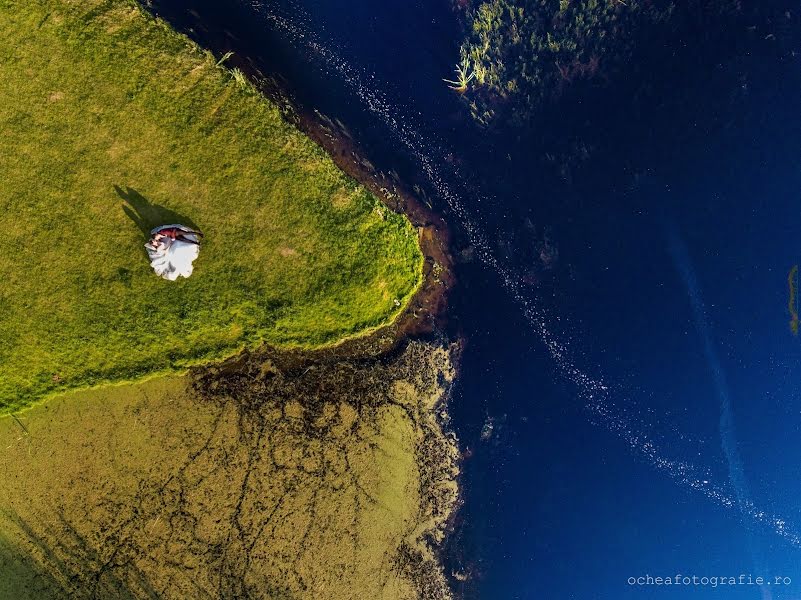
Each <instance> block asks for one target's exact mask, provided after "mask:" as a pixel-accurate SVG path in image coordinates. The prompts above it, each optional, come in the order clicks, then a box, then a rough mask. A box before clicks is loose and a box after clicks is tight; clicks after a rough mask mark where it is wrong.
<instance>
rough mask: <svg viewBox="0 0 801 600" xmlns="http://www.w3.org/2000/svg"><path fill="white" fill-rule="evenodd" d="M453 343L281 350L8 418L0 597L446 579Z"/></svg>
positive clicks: (292, 594)
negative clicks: (441, 551) (359, 351)
mask: <svg viewBox="0 0 801 600" xmlns="http://www.w3.org/2000/svg"><path fill="white" fill-rule="evenodd" d="M452 360H453V352H452V349H451V348H450V347H448V346H437V345H432V344H427V343H420V342H412V343H410V344H408V345H407V346H406V347H405V348H402V349H400V350H399V351H396V352H393V353H392V354H390V355H385V356H362V355H359V356H352V357H350V358H348V357H340V356H337V355H336V354H335V353H334V351H328V352H317V353H314V352H302V353H301V352H296V353H281V352H274V351H270V352H267V353H263V354H259V355H254V356H251V357H249V358H247V359H246V360H245V361H244V362H241V363H239V364H236V365H231V364H229V365H225V366H224V367H221V368H219V369H217V368H213V369H210V370H207V371H202V372H196V373H194V374H193V375H192V376H187V377H182V378H176V377H170V378H163V379H157V380H151V381H148V382H144V383H139V384H134V385H128V386H117V387H107V388H102V389H99V390H89V391H83V392H77V393H72V394H67V395H65V396H61V397H59V398H53V399H51V400H48V401H46V402H45V403H43V404H40V405H38V406H35V407H34V408H32V409H31V410H29V411H27V412H26V413H25V414H24V415H21V421H23V422H24V423H25V425H26V427H27V428H28V429H29V430H30V431H31V432H32V435H31V436H29V437H28V436H20V431H21V429H20V427H19V425H18V424H17V423H16V422H15V421H14V420H12V419H11V418H8V417H6V418H0V443H2V445H3V448H4V449H5V450H4V453H3V458H2V460H0V531H2V532H3V535H1V536H0V568H3V574H4V577H2V578H0V597H3V598H14V599H15V600H26V599H31V600H33V599H35V600H55V599H61V598H67V597H69V598H76V599H83V598H154V597H158V598H164V599H165V600H167V599H184V598H205V597H213V598H328V599H331V600H337V599H346V598H384V599H386V600H404V599H408V600H411V599H414V598H425V599H426V600H444V599H447V598H449V597H450V594H449V592H448V589H447V585H446V582H445V577H444V573H443V570H442V567H441V565H440V564H439V561H438V558H437V556H436V554H435V548H436V547H437V545H438V544H439V543H440V542H441V540H442V536H443V531H444V527H445V525H446V522H447V519H448V517H449V515H450V513H451V511H452V510H453V508H454V505H455V502H456V500H457V487H456V476H457V474H458V465H457V463H456V460H457V455H458V451H457V448H456V443H455V440H454V439H453V438H452V437H451V436H449V435H446V434H445V433H444V431H443V430H442V427H441V423H440V417H439V413H440V412H441V411H442V410H443V404H442V402H443V394H445V393H446V391H447V388H448V387H449V385H450V382H451V380H452V378H453V376H454V371H453V369H454V366H453V362H452ZM54 413H57V414H58V418H57V419H54V418H53V415H54Z"/></svg>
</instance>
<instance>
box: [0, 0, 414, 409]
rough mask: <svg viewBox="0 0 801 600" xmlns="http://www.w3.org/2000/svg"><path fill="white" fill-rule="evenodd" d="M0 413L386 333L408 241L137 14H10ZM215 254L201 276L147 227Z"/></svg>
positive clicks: (206, 256)
mask: <svg viewBox="0 0 801 600" xmlns="http://www.w3.org/2000/svg"><path fill="white" fill-rule="evenodd" d="M0 55H2V59H0V129H2V132H3V135H2V136H0V172H2V174H3V185H2V186H0V230H2V232H3V233H2V236H0V413H2V412H10V411H13V410H16V409H19V408H21V407H24V406H26V405H28V404H30V403H31V402H34V401H36V400H37V399H40V398H43V397H45V396H47V395H51V394H53V393H56V392H60V391H65V390H68V389H74V388H79V387H85V386H91V385H95V384H99V383H105V382H122V381H127V380H132V379H137V378H141V377H144V376H148V375H153V374H156V373H168V372H171V371H176V370H182V369H184V368H186V367H187V366H189V365H192V364H198V363H201V362H204V361H209V360H213V359H220V358H223V357H225V356H228V355H231V354H233V353H235V352H237V351H238V350H240V349H241V348H243V347H247V346H251V347H252V346H255V345H257V344H260V343H262V342H268V343H270V344H273V345H276V346H279V347H305V348H309V347H314V346H320V345H325V344H330V343H333V342H336V341H338V340H340V339H342V338H345V337H348V336H352V335H355V334H358V333H361V332H365V331H368V330H370V329H371V328H374V327H377V326H380V325H382V324H385V323H387V322H390V321H391V320H392V319H393V318H394V317H395V316H396V315H397V314H398V313H399V311H401V310H402V309H403V307H404V306H405V305H406V303H407V301H408V299H409V298H410V297H411V295H412V294H413V293H414V292H415V290H416V289H417V288H418V286H419V285H420V282H421V278H422V276H421V272H422V262H423V261H422V256H421V253H420V250H419V246H418V243H417V237H416V232H415V230H414V229H413V227H412V226H411V225H410V223H409V222H408V220H406V219H405V218H404V217H402V216H399V215H397V214H394V213H392V212H391V211H389V210H388V209H386V208H385V207H384V206H383V205H382V204H381V203H380V202H379V201H378V199H376V198H375V197H373V196H372V195H370V194H369V193H368V192H367V191H366V190H365V189H364V188H363V187H361V186H360V185H358V184H357V183H356V182H355V181H353V180H351V179H349V178H348V177H346V176H345V175H344V174H343V173H342V172H341V171H340V170H339V169H338V168H337V167H336V166H335V165H334V164H333V162H332V161H331V160H330V158H329V157H328V156H327V155H326V154H325V153H324V152H323V151H322V150H321V149H320V148H319V147H317V146H316V145H315V144H313V143H312V142H311V141H310V140H309V139H308V138H307V137H305V136H304V135H303V134H301V133H300V132H299V131H297V130H296V129H295V128H294V127H292V126H291V125H289V124H287V123H286V122H285V121H284V120H283V119H282V118H281V115H280V113H279V110H278V108H277V107H276V106H274V105H273V104H272V103H271V102H269V101H268V100H266V99H265V98H264V97H262V96H261V95H260V94H259V93H258V92H257V91H256V90H255V89H254V88H252V87H251V86H250V85H249V84H248V83H246V82H244V81H242V80H241V78H237V77H234V76H232V73H231V72H230V71H228V70H226V69H225V68H224V67H223V66H220V65H218V64H217V62H216V61H215V59H214V57H212V56H211V55H210V54H209V53H208V52H204V51H202V50H201V49H199V48H198V47H197V46H196V45H194V44H193V43H191V42H190V41H189V40H188V39H187V38H185V37H184V36H181V35H179V34H177V33H175V32H174V31H172V30H171V29H169V27H167V25H165V24H164V23H162V22H160V21H159V20H156V19H154V18H152V17H151V16H149V15H147V14H146V13H145V12H144V11H142V10H141V9H140V8H139V7H138V6H137V5H136V4H135V3H133V2H129V1H127V0H82V1H81V2H67V1H66V0H37V1H35V2H27V1H22V0H2V1H0ZM175 222H180V223H184V224H186V225H190V226H195V227H198V228H200V229H201V230H202V231H204V232H205V234H206V241H205V243H204V245H203V247H202V249H201V253H200V257H199V259H198V260H197V261H196V263H195V273H194V275H193V276H192V278H191V279H188V280H180V281H178V282H168V281H164V280H161V279H159V278H157V277H156V276H155V275H154V274H153V273H152V271H151V270H150V266H149V264H148V261H147V258H146V255H145V252H144V248H143V243H144V242H145V241H146V232H147V231H148V230H149V229H150V228H151V227H153V226H155V225H159V224H164V223H175Z"/></svg>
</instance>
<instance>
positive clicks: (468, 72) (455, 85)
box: [442, 55, 476, 93]
mask: <svg viewBox="0 0 801 600" xmlns="http://www.w3.org/2000/svg"><path fill="white" fill-rule="evenodd" d="M454 73H456V79H455V80H451V79H443V80H442V81H444V82H445V83H447V84H448V87H449V88H450V89H452V90H454V91H455V92H459V93H464V92H466V91H467V86H468V85H470V82H471V81H473V79H474V78H475V77H476V72H475V71H474V70H472V69H471V68H470V59H469V58H468V57H467V55H462V60H461V62H460V63H459V64H457V65H456V69H454Z"/></svg>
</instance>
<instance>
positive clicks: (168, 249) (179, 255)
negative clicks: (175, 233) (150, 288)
mask: <svg viewBox="0 0 801 600" xmlns="http://www.w3.org/2000/svg"><path fill="white" fill-rule="evenodd" d="M173 228H174V229H180V230H182V231H183V232H184V233H183V234H182V236H183V237H184V238H186V239H188V240H192V241H195V242H199V241H200V240H199V239H198V236H197V235H196V234H195V233H194V232H193V231H192V230H191V229H189V228H187V227H184V226H183V225H162V226H161V227H156V228H155V229H153V230H152V231H151V232H150V235H151V240H150V241H149V242H148V243H147V244H145V248H146V249H147V254H148V256H149V257H150V266H151V267H153V270H154V271H155V272H156V275H158V276H159V277H163V278H164V279H169V280H170V281H175V280H176V279H178V278H179V277H189V276H190V275H192V263H193V262H194V261H195V259H196V258H197V257H198V254H200V246H199V245H198V244H193V243H191V242H185V241H183V240H178V239H175V240H174V239H171V238H169V237H163V238H161V239H159V240H158V241H156V240H155V239H154V238H155V236H156V234H158V233H159V232H160V231H162V230H164V229H173Z"/></svg>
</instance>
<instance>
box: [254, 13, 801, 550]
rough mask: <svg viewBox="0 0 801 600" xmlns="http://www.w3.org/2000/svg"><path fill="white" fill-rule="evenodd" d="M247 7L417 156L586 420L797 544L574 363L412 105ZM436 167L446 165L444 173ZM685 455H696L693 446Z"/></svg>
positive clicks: (282, 21) (676, 440)
mask: <svg viewBox="0 0 801 600" xmlns="http://www.w3.org/2000/svg"><path fill="white" fill-rule="evenodd" d="M250 4H251V6H252V8H254V9H255V10H256V11H257V12H258V13H259V14H261V15H262V17H263V18H264V19H265V21H267V22H268V23H270V24H271V25H272V26H273V27H274V28H275V29H277V30H278V31H280V32H281V33H283V35H285V36H286V38H287V39H288V41H290V42H291V43H293V44H296V45H298V46H300V47H302V48H303V49H304V50H305V51H307V56H310V57H313V58H314V59H316V60H319V61H320V63H321V67H322V68H323V69H324V70H325V71H327V72H329V73H330V72H332V71H334V72H336V74H337V76H338V77H339V79H341V81H343V82H344V83H345V84H346V85H347V86H348V87H349V88H350V89H351V90H353V92H354V94H355V95H356V97H357V98H358V99H359V100H360V101H361V102H362V103H363V104H364V105H365V106H366V107H367V108H368V109H369V111H370V112H371V113H373V114H374V115H376V116H377V117H378V118H379V119H381V121H382V122H383V123H384V125H385V126H386V127H387V129H388V131H390V132H391V133H392V134H393V135H394V136H395V138H396V139H397V140H398V141H399V142H400V143H401V144H403V146H404V147H405V148H406V149H407V150H408V151H409V152H410V154H411V155H412V156H413V157H414V158H415V159H416V160H417V161H418V163H419V165H420V167H421V169H422V170H423V172H424V173H425V175H426V177H427V179H428V181H429V182H430V184H431V186H432V187H433V188H434V189H435V190H436V191H437V193H438V195H439V197H440V198H441V199H442V200H443V201H444V202H446V204H447V205H448V208H449V209H450V212H451V213H452V214H453V215H454V216H455V217H456V218H457V219H458V221H459V225H460V226H461V228H462V230H463V231H464V232H465V233H466V234H467V236H468V239H469V240H470V243H471V245H472V246H473V248H474V249H475V253H476V256H477V257H478V258H479V259H480V260H481V262H482V263H483V264H484V265H486V266H488V267H489V268H491V269H493V270H494V271H495V272H496V273H497V275H498V276H499V278H500V280H501V281H502V283H503V287H504V288H505V289H506V291H507V292H508V293H509V294H510V295H511V296H512V297H513V298H514V299H515V301H516V302H517V304H518V305H519V306H520V308H521V310H522V312H523V314H524V315H525V318H526V320H527V321H528V323H529V324H530V326H531V328H532V330H533V331H534V333H535V334H536V335H537V336H538V337H539V339H540V340H541V341H542V343H543V344H544V346H545V348H546V349H547V350H548V353H549V354H550V356H551V358H552V359H553V360H554V362H555V364H556V365H557V367H558V370H559V372H560V373H561V375H562V376H563V377H565V378H566V379H567V380H568V381H570V382H571V383H572V384H573V385H574V386H575V389H576V392H577V396H578V398H579V399H580V400H581V401H582V403H583V405H584V408H585V409H586V411H587V414H588V416H589V420H590V421H591V422H592V423H593V424H595V425H597V426H600V427H603V428H604V429H606V430H607V431H608V432H609V433H611V434H613V435H615V436H617V437H618V438H619V439H620V440H621V441H622V442H623V443H625V444H626V445H627V446H628V448H629V449H630V450H631V452H632V453H634V454H635V455H637V456H639V457H640V458H641V459H643V460H645V461H646V462H647V463H648V464H650V465H651V466H652V467H653V468H654V469H656V470H657V471H659V472H661V473H663V474H664V475H665V476H667V477H668V478H670V479H671V480H672V481H673V482H675V483H676V484H677V485H678V486H679V487H682V488H685V489H688V490H692V491H694V492H696V493H699V494H701V495H703V496H705V497H706V498H707V499H709V500H710V501H712V502H714V503H716V504H718V505H719V506H721V507H723V508H725V509H733V510H738V511H739V512H740V514H741V515H743V516H744V517H746V518H748V519H751V521H752V522H753V523H754V524H759V525H761V526H763V527H765V528H767V529H769V530H770V531H772V532H773V533H775V534H776V535H778V536H779V537H781V538H783V539H784V540H785V541H786V542H788V543H789V544H791V545H792V546H795V547H799V548H801V535H799V533H798V531H797V530H796V529H795V528H794V527H793V526H791V525H790V524H789V523H788V522H787V521H786V520H785V519H783V518H781V517H780V516H777V515H775V514H771V512H770V511H766V510H763V509H761V508H760V507H758V506H757V505H756V504H755V503H754V502H753V501H752V500H751V499H750V498H749V497H747V496H745V497H743V495H742V494H738V493H737V492H736V491H735V493H734V495H732V494H731V493H730V492H728V491H726V489H724V487H723V486H720V485H718V484H716V483H714V481H713V474H712V471H711V469H710V468H708V467H704V466H699V465H696V464H694V463H693V462H690V461H688V460H682V459H680V458H678V457H674V456H672V454H674V452H672V449H673V448H676V447H683V448H682V449H684V450H685V452H684V455H685V456H686V455H687V454H690V452H687V451H686V447H687V446H688V445H691V446H699V447H702V446H703V441H699V440H693V438H692V436H690V435H688V434H687V433H686V432H682V431H679V430H678V429H677V428H675V427H673V430H672V433H673V437H671V438H670V439H665V436H664V435H657V434H656V433H654V428H653V426H650V425H649V420H648V419H646V418H644V417H643V416H642V415H640V414H637V413H635V412H633V411H632V409H631V408H623V407H621V406H620V405H619V404H616V403H615V402H614V400H613V398H612V390H611V389H610V386H609V385H608V384H607V383H606V382H605V381H604V380H603V379H602V378H601V377H600V376H595V375H591V374H590V373H588V372H587V371H585V370H583V369H581V368H579V367H578V366H577V365H576V362H575V357H576V355H577V353H576V351H575V344H574V343H573V340H572V338H571V336H570V335H569V334H568V333H565V332H563V331H558V332H557V328H560V327H561V326H562V323H561V319H560V317H559V316H558V315H550V314H548V311H547V310H546V309H545V308H544V307H543V306H542V304H541V302H540V301H539V299H538V298H537V297H536V296H535V295H534V294H532V293H531V291H530V290H529V289H527V288H526V287H525V286H524V284H523V283H522V278H521V276H520V274H519V273H517V272H516V271H515V269H514V268H513V267H512V266H511V265H508V264H506V263H505V262H504V261H502V260H501V259H499V258H498V257H497V256H496V254H495V252H494V251H493V249H492V246H491V245H490V243H489V241H488V239H487V237H486V235H485V233H484V230H483V229H482V227H481V226H480V217H478V216H476V215H474V214H471V212H470V210H469V209H468V208H467V207H466V205H465V203H464V202H463V201H462V198H461V196H460V194H459V193H458V192H457V191H456V190H455V186H457V185H458V186H460V187H465V185H464V182H465V178H464V177H463V176H462V174H461V173H460V172H459V169H458V167H456V166H455V165H453V164H451V163H450V162H449V161H447V160H446V157H447V156H449V155H450V154H451V153H450V152H448V151H447V150H446V147H447V144H444V143H443V142H442V141H441V140H438V139H435V137H434V136H433V135H431V134H427V135H426V136H423V135H422V134H421V133H420V131H421V130H422V128H421V127H416V126H415V122H416V115H415V113H414V111H413V110H409V106H408V105H406V104H404V105H401V104H400V103H393V102H391V101H390V100H389V99H388V98H387V96H386V95H385V94H384V93H382V92H381V89H382V84H381V83H380V82H379V81H378V80H377V78H376V76H375V74H373V73H370V72H367V71H366V70H363V69H358V68H356V67H354V66H353V65H351V64H350V63H348V61H346V60H344V59H343V58H342V57H341V56H340V54H339V53H338V52H337V51H335V50H334V49H333V48H332V45H333V44H332V43H331V42H328V41H325V42H324V41H321V40H320V38H319V36H318V33H317V32H315V31H311V30H309V29H308V28H307V25H306V23H308V22H309V21H310V19H298V18H297V16H296V17H295V18H294V19H293V18H292V17H290V16H284V15H281V14H278V12H276V9H275V8H274V7H267V6H265V5H264V4H263V3H262V2H260V1H259V0H250ZM293 8H294V10H295V11H296V13H301V12H302V10H301V9H300V8H299V7H298V5H297V4H295V6H294V7H293ZM418 114H419V113H418ZM444 169H447V173H446V172H444ZM449 182H453V183H449ZM472 200H473V202H475V203H477V204H479V205H480V204H482V203H488V202H489V201H490V200H489V199H488V198H487V197H486V196H485V197H473V199H472ZM616 393H617V392H616ZM692 453H694V454H695V455H696V456H702V452H700V451H697V448H696V451H695V452H692ZM728 487H731V486H728ZM738 495H739V496H740V497H739V499H738ZM738 500H739V501H738Z"/></svg>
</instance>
